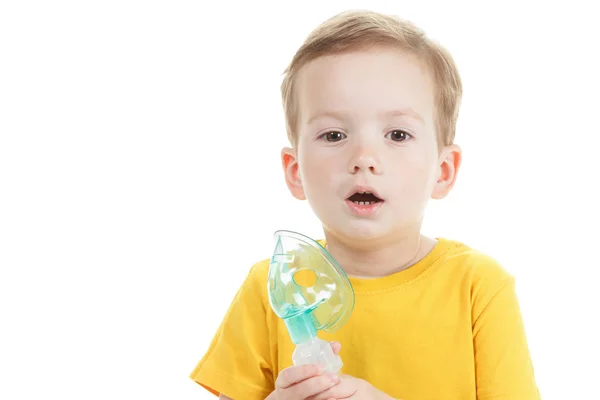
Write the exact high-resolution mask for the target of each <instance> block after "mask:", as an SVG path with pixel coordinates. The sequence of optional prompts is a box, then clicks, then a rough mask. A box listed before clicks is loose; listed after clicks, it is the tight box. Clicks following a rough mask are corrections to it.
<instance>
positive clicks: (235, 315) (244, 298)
mask: <svg viewBox="0 0 600 400" xmlns="http://www.w3.org/2000/svg"><path fill="white" fill-rule="evenodd" d="M257 266H258V264H257V265H255V266H253V268H251V270H250V272H249V274H248V276H247V278H246V279H245V281H244V282H243V284H242V286H241V287H240V289H239V290H238V292H237V293H236V295H235V297H234V299H233V301H232V303H231V305H230V307H229V309H228V311H227V312H226V314H225V316H224V318H223V320H222V322H221V325H220V326H219V328H218V329H217V332H216V333H215V335H214V337H213V339H212V341H211V343H210V345H209V348H208V350H207V352H206V354H205V355H204V357H203V358H202V359H201V360H200V361H199V363H198V364H197V365H196V367H195V369H194V370H193V372H192V373H191V375H190V378H191V379H193V380H194V381H195V382H197V383H198V384H200V385H201V386H202V387H204V388H205V389H207V390H208V391H209V392H211V393H213V394H215V395H217V396H218V395H219V394H221V393H222V394H224V395H226V396H227V397H229V398H231V399H234V400H241V399H249V400H254V399H257V400H258V399H260V400H264V398H265V397H267V396H268V395H269V394H270V393H271V392H272V390H273V389H272V388H273V386H274V383H273V371H272V367H271V366H272V363H271V357H270V351H269V349H270V345H269V332H268V329H269V328H268V326H267V321H266V309H265V303H264V300H263V296H265V294H264V293H262V291H266V281H265V282H261V279H259V276H260V275H261V274H259V273H258V272H257Z"/></svg>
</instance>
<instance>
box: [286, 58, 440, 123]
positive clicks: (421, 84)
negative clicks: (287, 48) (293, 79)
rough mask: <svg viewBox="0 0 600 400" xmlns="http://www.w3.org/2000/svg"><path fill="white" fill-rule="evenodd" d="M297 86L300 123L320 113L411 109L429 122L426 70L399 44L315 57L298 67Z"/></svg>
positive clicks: (431, 95) (357, 113) (369, 113)
mask: <svg viewBox="0 0 600 400" xmlns="http://www.w3.org/2000/svg"><path fill="white" fill-rule="evenodd" d="M296 88H297V91H296V95H297V96H298V106H299V107H298V117H299V121H298V122H299V123H300V124H306V123H307V122H308V121H309V120H311V119H312V118H313V117H314V116H315V115H318V114H320V113H328V112H334V113H335V112H341V113H351V114H352V115H353V116H354V117H357V118H358V117H365V118H370V117H373V116H374V115H379V114H381V113H386V114H387V113H389V112H393V111H396V110H412V111H414V112H415V113H417V114H419V115H420V116H421V118H422V119H423V120H424V122H425V123H426V124H427V125H433V118H434V86H433V83H432V79H431V78H430V74H429V73H428V69H427V68H426V66H425V64H424V63H423V62H421V60H419V59H418V58H417V57H416V56H414V55H412V54H409V53H407V52H404V51H401V50H399V49H395V48H387V47H384V48H375V49H371V50H365V51H355V52H348V53H342V54H336V55H327V56H323V57H319V58H317V59H315V60H312V61H310V62H309V63H307V64H306V65H304V66H303V67H302V68H301V69H300V71H299V72H298V76H297V85H296Z"/></svg>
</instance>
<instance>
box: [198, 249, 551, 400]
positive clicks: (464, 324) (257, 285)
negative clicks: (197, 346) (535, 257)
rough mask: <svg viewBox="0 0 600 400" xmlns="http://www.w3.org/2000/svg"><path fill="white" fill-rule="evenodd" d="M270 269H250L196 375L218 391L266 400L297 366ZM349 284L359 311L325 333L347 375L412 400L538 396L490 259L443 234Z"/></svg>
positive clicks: (500, 273)
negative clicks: (395, 265) (414, 257)
mask: <svg viewBox="0 0 600 400" xmlns="http://www.w3.org/2000/svg"><path fill="white" fill-rule="evenodd" d="M321 243H322V244H324V241H321ZM268 269H269V261H268V259H267V260H263V261H261V262H259V263H257V264H255V265H254V266H253V267H252V268H251V270H250V272H249V274H248V277H247V279H246V280H245V282H244V283H243V285H242V286H241V288H240V289H239V291H238V293H237V294H236V296H235V298H234V299H233V302H232V304H231V306H230V308H229V310H228V311H227V313H226V315H225V318H224V319H223V322H222V324H221V326H220V327H219V329H218V331H217V332H216V334H215V336H214V338H213V340H212V342H211V344H210V347H209V349H208V351H207V353H206V355H205V356H204V357H203V358H202V360H200V362H199V363H198V365H197V366H196V368H195V369H194V370H193V372H192V374H191V375H190V377H191V378H192V379H193V380H194V381H196V382H198V383H199V384H201V385H202V386H204V387H205V388H206V389H208V390H209V391H211V392H213V393H215V394H218V393H223V394H225V395H226V396H228V397H230V398H232V399H234V400H253V399H261V400H263V399H264V398H265V397H267V396H268V395H269V393H270V392H271V391H273V389H274V387H273V385H274V382H275V380H276V379H277V375H278V373H279V372H280V371H281V370H282V369H284V368H287V367H289V366H291V365H292V353H293V351H294V348H295V346H294V344H293V343H292V341H291V340H290V337H289V334H288V332H287V330H286V328H285V325H284V323H283V321H281V320H280V319H279V318H277V316H276V315H275V314H274V313H273V311H272V310H271V308H270V305H269V301H268V294H267V274H268ZM350 280H351V282H352V285H353V287H354V291H355V295H356V300H355V307H354V310H353V312H352V315H351V316H350V318H349V319H348V321H347V323H346V324H345V325H344V326H343V327H342V328H341V329H339V330H338V331H337V332H335V333H323V332H319V337H321V338H322V339H325V340H336V341H339V342H340V343H341V344H342V350H341V352H340V356H341V358H342V361H343V363H344V366H343V369H342V373H344V374H349V375H352V376H355V377H358V378H362V379H365V380H367V381H368V382H370V383H371V384H372V385H374V386H375V387H377V388H378V389H380V390H382V391H383V392H385V393H387V394H388V395H390V396H392V397H394V398H400V399H404V400H413V399H414V400H417V399H419V400H421V399H435V400H451V399H456V400H459V399H460V400H466V399H479V400H484V399H487V400H492V399H493V400H498V399H511V400H513V399H514V400H517V399H518V400H529V399H539V398H540V397H539V392H538V389H537V386H536V382H535V378H534V372H533V366H532V363H531V360H530V355H529V350H528V345H527V340H526V337H525V332H524V326H523V322H522V318H521V314H520V310H519V304H518V301H517V297H516V293H515V286H514V279H513V277H512V276H511V275H510V274H508V273H507V272H506V271H505V270H504V269H503V268H502V267H501V266H499V265H498V263H497V262H496V261H495V260H493V259H492V258H490V257H489V256H487V255H485V254H482V253H481V252H478V251H475V250H473V249H471V248H469V247H468V246H466V245H464V244H462V243H459V242H456V241H452V240H448V239H439V240H438V243H437V245H436V246H435V247H434V249H433V250H432V251H431V252H430V253H429V254H428V255H427V256H426V257H425V258H424V259H422V260H421V261H419V262H418V263H417V264H415V265H413V266H412V267H410V268H408V269H406V270H403V271H401V272H398V273H395V274H393V275H389V276H386V277H382V278H376V279H357V278H350Z"/></svg>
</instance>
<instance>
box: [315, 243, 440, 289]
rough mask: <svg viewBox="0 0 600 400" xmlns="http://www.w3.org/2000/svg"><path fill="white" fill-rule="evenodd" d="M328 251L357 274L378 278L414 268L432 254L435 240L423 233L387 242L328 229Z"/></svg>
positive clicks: (346, 267) (343, 266) (348, 271)
mask: <svg viewBox="0 0 600 400" xmlns="http://www.w3.org/2000/svg"><path fill="white" fill-rule="evenodd" d="M325 240H326V241H327V251H328V252H329V253H331V255H332V256H333V257H334V258H335V259H336V260H337V262H338V263H339V264H340V265H341V266H342V268H343V269H344V271H345V272H346V274H348V275H349V276H353V277H363V278H376V277H381V276H387V275H391V274H393V273H396V272H399V271H402V270H405V269H407V268H410V267H411V266H412V265H414V264H415V263H417V262H418V261H420V260H421V259H422V258H423V257H425V256H426V255H427V253H429V252H430V251H431V250H432V249H433V247H434V246H435V244H436V241H435V240H434V239H431V238H428V237H426V236H423V235H421V234H420V233H419V232H417V233H414V234H411V235H406V236H404V237H402V238H400V239H396V240H394V241H387V242H373V243H365V242H364V241H362V242H361V244H360V245H359V246H357V244H356V242H354V243H353V242H352V241H351V240H348V239H345V238H340V237H338V236H336V235H333V234H331V233H328V232H327V231H326V232H325Z"/></svg>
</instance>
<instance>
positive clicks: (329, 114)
mask: <svg viewBox="0 0 600 400" xmlns="http://www.w3.org/2000/svg"><path fill="white" fill-rule="evenodd" d="M347 116H348V113H346V112H344V111H334V110H330V111H324V112H320V113H317V114H315V115H312V116H311V117H310V118H308V120H307V121H306V124H307V125H308V124H310V123H312V122H314V121H315V120H317V119H320V118H333V119H337V120H343V119H345V118H346V117H347ZM381 116H382V117H387V118H389V117H406V116H408V117H411V118H414V119H416V120H417V121H419V122H421V123H423V124H424V123H425V120H424V119H423V117H422V116H421V115H420V114H419V113H418V112H416V111H415V110H414V109H412V108H402V109H395V110H391V111H387V112H384V113H381Z"/></svg>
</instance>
